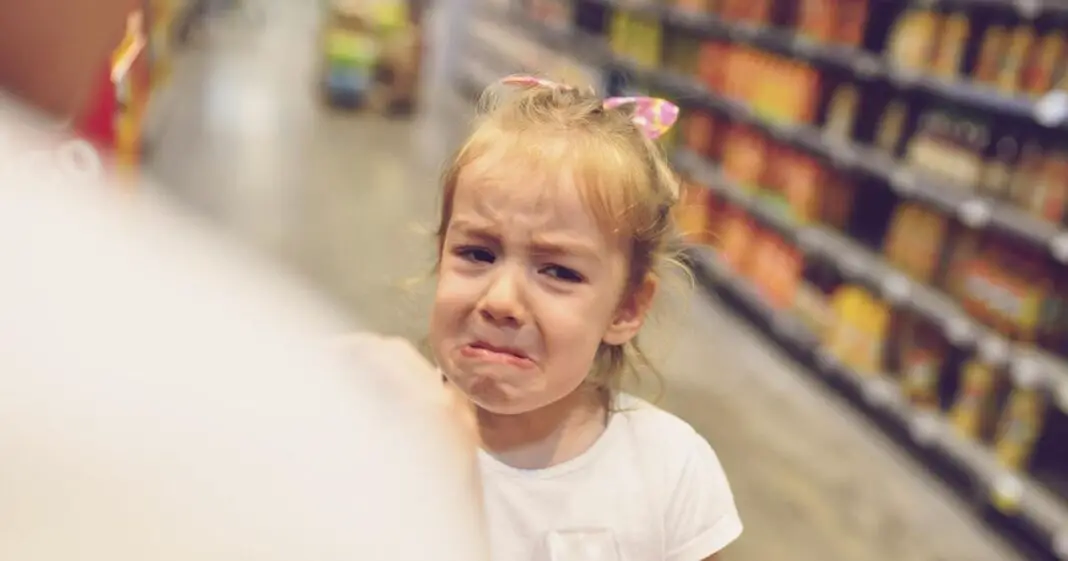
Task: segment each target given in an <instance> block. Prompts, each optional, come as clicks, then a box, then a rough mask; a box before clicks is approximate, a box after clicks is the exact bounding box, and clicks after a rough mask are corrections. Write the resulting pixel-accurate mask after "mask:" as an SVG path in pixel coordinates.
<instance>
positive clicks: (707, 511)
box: [430, 76, 742, 561]
mask: <svg viewBox="0 0 1068 561" xmlns="http://www.w3.org/2000/svg"><path fill="white" fill-rule="evenodd" d="M498 89H505V90H508V93H510V94H511V95H509V96H506V98H505V99H504V100H503V101H500V102H499V103H497V104H495V105H494V106H492V107H490V108H489V109H488V111H485V112H484V113H483V114H482V117H481V119H480V121H479V123H478V124H477V126H476V128H475V130H474V132H473V134H472V135H471V136H470V138H469V139H468V140H467V142H466V144H465V145H464V146H463V148H462V149H461V150H460V152H459V154H458V155H457V157H456V160H455V162H454V163H453V164H452V165H451V166H450V168H449V169H448V170H447V171H446V174H445V177H444V200H443V205H442V210H441V218H440V225H439V228H438V245H439V263H438V273H439V277H438V284H437V289H436V295H435V301H434V309H433V314H432V318H431V336H430V342H431V345H432V348H433V352H434V354H435V357H436V359H437V361H438V363H439V365H440V367H441V369H442V370H443V372H444V374H445V377H446V378H447V379H448V381H449V383H451V384H452V385H454V386H455V387H456V388H458V389H459V390H460V391H462V392H463V394H465V395H466V397H467V398H468V399H469V400H470V401H471V402H472V403H473V404H474V406H475V408H476V412H477V418H478V433H479V437H480V444H481V448H482V450H481V452H480V458H479V461H480V464H481V471H482V475H483V485H484V495H485V496H484V501H485V508H486V515H487V523H488V525H489V532H490V537H491V547H492V551H493V558H494V559H495V560H499V561H535V560H537V561H542V560H544V561H573V560H574V561H617V560H620V561H623V560H625V561H701V560H705V559H713V558H714V556H715V554H716V553H717V552H718V551H720V550H721V549H722V548H723V547H725V546H726V545H727V544H729V543H730V542H732V541H733V540H735V539H736V538H737V537H738V536H739V534H740V533H741V531H742V523H741V521H740V519H739V516H738V512H737V510H736V508H735V506H734V500H733V497H732V495H731V490H730V487H729V485H728V483H727V479H726V476H725V475H724V473H723V469H722V467H721V466H720V464H719V461H718V460H717V458H716V455H715V453H714V452H713V451H712V449H711V447H709V445H708V443H707V442H706V441H705V440H704V439H703V438H702V437H701V436H700V435H698V434H697V433H696V432H694V430H693V429H692V428H691V427H690V426H689V425H687V424H686V423H685V422H683V421H682V420H680V419H678V418H676V417H674V416H672V415H671V414H669V413H666V412H664V411H661V410H659V409H656V408H654V407H653V406H651V405H649V404H647V403H645V402H642V401H640V400H638V399H637V398H635V397H632V396H629V395H627V394H624V393H621V392H620V391H619V390H618V386H619V384H618V381H619V379H620V377H621V375H622V372H623V370H624V369H625V367H626V366H627V363H628V361H629V360H631V358H632V356H634V355H635V353H636V349H635V347H634V339H635V336H636V335H637V334H638V331H639V330H640V328H641V326H642V323H643V320H644V318H645V315H646V312H647V311H648V309H649V307H650V304H651V302H652V300H653V296H654V294H655V292H656V289H657V284H658V279H659V278H660V277H659V273H658V266H659V265H661V264H662V262H663V261H665V259H666V257H667V255H666V253H667V245H668V243H667V242H668V238H669V235H670V234H671V232H672V229H673V228H672V226H673V225H672V218H671V217H672V214H671V208H672V206H673V204H674V203H675V202H676V200H677V198H678V191H679V185H678V183H677V180H676V178H675V176H674V175H673V174H672V172H671V170H670V169H669V167H668V164H667V162H666V161H665V158H664V156H663V155H662V153H661V152H660V151H659V150H658V149H657V147H656V146H655V144H654V139H655V138H656V137H657V136H659V135H660V134H662V133H663V132H664V131H665V130H667V128H668V127H670V126H671V124H672V123H673V122H674V121H675V119H676V117H677V114H678V109H677V108H676V107H674V106H673V105H671V104H669V103H667V102H665V101H662V100H654V99H649V98H613V99H607V100H606V99H602V98H600V97H597V96H595V95H594V94H593V93H592V92H585V91H580V90H578V89H575V88H570V87H566V86H562V85H557V84H553V83H551V82H547V81H544V80H540V79H536V78H531V77H522V76H514V77H510V78H506V79H505V80H503V81H502V84H501V85H499V88H498Z"/></svg>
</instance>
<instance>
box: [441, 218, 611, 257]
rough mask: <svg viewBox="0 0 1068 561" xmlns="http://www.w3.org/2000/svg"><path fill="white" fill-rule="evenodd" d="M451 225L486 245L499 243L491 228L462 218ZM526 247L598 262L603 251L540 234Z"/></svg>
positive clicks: (534, 251) (545, 253)
mask: <svg viewBox="0 0 1068 561" xmlns="http://www.w3.org/2000/svg"><path fill="white" fill-rule="evenodd" d="M451 226H452V227H454V228H456V230H457V232H459V233H460V234H461V235H463V236H465V237H468V238H473V239H476V240H480V241H482V242H483V243H486V244H487V245H495V244H499V243H500V236H499V235H498V234H497V233H496V232H495V231H494V229H493V228H490V227H487V226H483V225H481V224H476V223H474V222H471V221H468V220H464V219H458V220H455V221H454V222H453V223H452V225H451ZM527 249H528V250H529V251H530V252H531V253H532V254H534V255H538V256H542V257H563V256H570V257H580V258H586V259H592V260H596V261H598V262H600V261H602V260H603V257H604V256H603V253H604V251H603V250H601V249H599V248H597V246H595V245H593V244H590V243H586V242H583V241H580V240H576V239H574V238H573V237H572V236H553V235H541V236H538V237H536V238H535V239H533V240H531V242H530V244H529V245H528V246H527Z"/></svg>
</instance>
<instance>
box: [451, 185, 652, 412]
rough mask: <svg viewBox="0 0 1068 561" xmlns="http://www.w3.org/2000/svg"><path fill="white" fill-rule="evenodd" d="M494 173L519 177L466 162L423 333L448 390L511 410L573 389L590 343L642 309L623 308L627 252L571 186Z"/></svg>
mask: <svg viewBox="0 0 1068 561" xmlns="http://www.w3.org/2000/svg"><path fill="white" fill-rule="evenodd" d="M485 171H488V170H485ZM561 175H563V174H561ZM501 177H510V178H513V179H514V178H517V177H523V176H521V175H520V174H517V173H505V174H490V173H483V172H481V171H480V167H479V166H477V165H474V164H472V165H469V166H468V167H467V168H466V169H465V170H464V171H463V172H461V174H460V176H459V179H458V181H457V186H456V190H455V193H454V198H453V209H452V216H451V219H450V221H449V224H448V228H447V230H446V233H445V239H444V243H443V249H442V255H441V266H440V271H439V278H438V284H437V292H436V297H435V302H434V309H433V313H432V318H431V337H430V338H431V343H432V345H433V350H434V353H435V355H436V357H437V359H438V361H439V364H440V365H441V367H442V369H443V370H444V372H445V375H446V376H447V377H448V378H449V380H450V381H452V383H454V384H455V385H456V386H458V387H459V388H460V389H461V390H462V391H464V392H465V393H466V394H467V395H468V397H469V398H470V399H471V400H472V401H473V402H474V403H475V404H476V405H478V406H479V407H481V408H482V409H484V410H486V411H489V412H492V413H497V414H505V415H509V414H521V413H526V412H529V411H534V410H536V409H539V408H542V407H544V406H546V405H549V404H551V403H553V402H555V401H557V400H559V399H561V398H563V397H564V396H566V395H568V394H570V393H571V392H572V391H574V390H575V389H576V388H578V386H579V385H580V384H581V383H582V381H583V380H584V379H585V378H586V376H587V375H588V374H589V372H590V368H591V366H592V364H593V360H594V356H595V354H596V352H597V349H598V346H599V345H600V344H601V343H602V342H606V343H609V344H622V343H624V342H626V341H628V340H629V339H630V338H632V337H633V336H634V335H635V334H636V333H637V330H638V328H639V327H640V324H641V317H640V316H641V314H639V313H637V310H635V309H633V308H634V307H633V306H627V305H623V306H621V305H620V303H621V300H630V298H627V299H623V292H624V288H625V285H626V278H627V267H628V255H627V253H626V251H625V247H626V246H625V245H624V244H623V243H622V241H623V240H619V239H615V237H613V236H609V235H606V234H605V232H604V231H603V230H602V228H601V227H600V226H599V225H598V223H597V221H596V219H595V218H594V216H592V215H591V213H590V212H589V210H588V209H587V206H586V204H584V202H583V200H582V198H581V197H580V191H579V186H578V185H575V184H574V183H573V182H571V181H566V180H565V181H553V178H545V179H543V180H538V179H534V178H531V177H530V176H526V177H524V178H523V179H522V180H520V181H501V180H499V179H495V178H501Z"/></svg>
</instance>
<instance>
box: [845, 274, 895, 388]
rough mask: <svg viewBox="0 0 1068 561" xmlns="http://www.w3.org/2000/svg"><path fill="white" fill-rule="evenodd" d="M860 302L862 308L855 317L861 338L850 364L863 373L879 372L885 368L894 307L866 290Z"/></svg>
mask: <svg viewBox="0 0 1068 561" xmlns="http://www.w3.org/2000/svg"><path fill="white" fill-rule="evenodd" d="M860 304H861V306H862V308H861V309H860V310H858V311H857V313H858V315H857V316H855V317H854V318H853V321H854V322H855V324H856V326H857V329H858V330H859V332H860V338H859V340H858V344H857V346H856V347H855V348H854V349H853V352H854V353H855V354H854V355H853V356H851V357H850V358H849V361H848V364H849V365H850V366H852V367H853V369H854V370H855V371H857V372H859V373H861V374H865V375H871V374H879V373H881V372H882V371H883V370H884V368H883V362H884V357H885V347H886V340H887V331H888V328H889V325H890V316H891V310H892V308H891V307H890V305H889V304H888V303H886V302H884V301H883V300H882V299H880V298H878V297H877V296H875V295H873V294H871V293H868V292H865V294H864V298H863V299H861V300H860Z"/></svg>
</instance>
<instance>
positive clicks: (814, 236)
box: [797, 227, 820, 253]
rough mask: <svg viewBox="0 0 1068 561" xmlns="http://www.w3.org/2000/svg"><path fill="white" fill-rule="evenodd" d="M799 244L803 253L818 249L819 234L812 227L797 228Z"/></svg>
mask: <svg viewBox="0 0 1068 561" xmlns="http://www.w3.org/2000/svg"><path fill="white" fill-rule="evenodd" d="M797 246H798V248H799V249H800V250H801V251H802V253H811V252H814V251H818V250H819V249H820V246H819V234H818V233H817V232H816V231H815V230H814V229H812V228H807V227H801V228H798V230H797Z"/></svg>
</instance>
